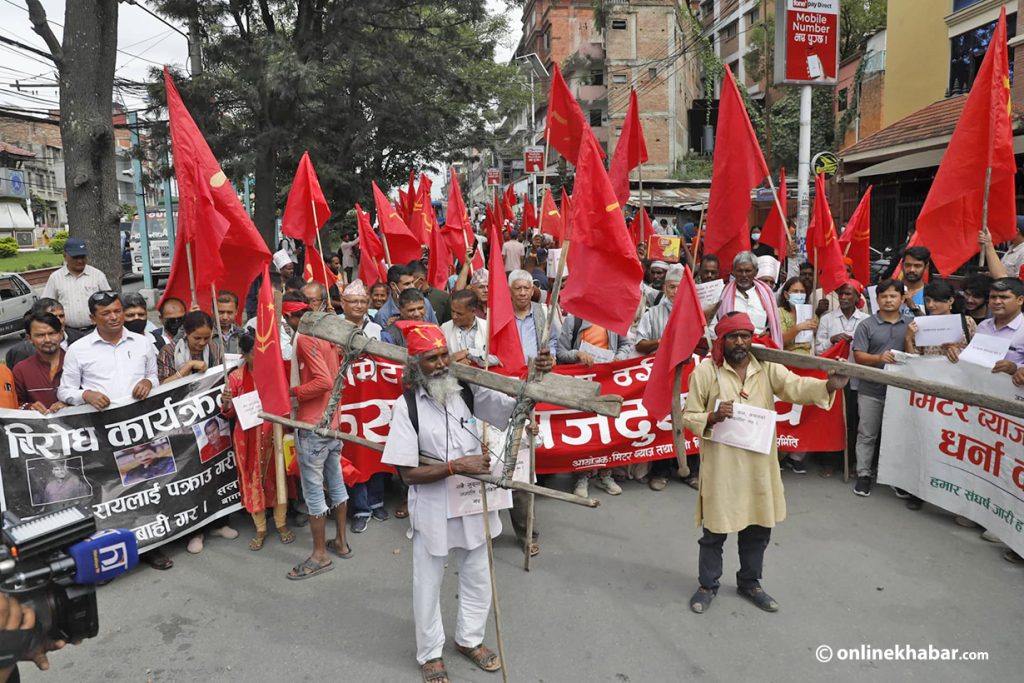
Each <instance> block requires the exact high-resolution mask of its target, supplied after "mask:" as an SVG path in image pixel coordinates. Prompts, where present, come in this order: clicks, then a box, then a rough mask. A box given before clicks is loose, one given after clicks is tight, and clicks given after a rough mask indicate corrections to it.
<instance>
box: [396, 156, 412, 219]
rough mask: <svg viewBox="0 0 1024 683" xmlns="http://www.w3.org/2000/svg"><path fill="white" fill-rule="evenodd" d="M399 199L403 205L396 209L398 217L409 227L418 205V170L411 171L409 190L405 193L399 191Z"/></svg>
mask: <svg viewBox="0 0 1024 683" xmlns="http://www.w3.org/2000/svg"><path fill="white" fill-rule="evenodd" d="M398 198H399V200H400V202H401V203H400V204H399V205H398V206H397V207H395V208H396V210H397V211H398V215H399V216H401V217H402V220H403V221H405V224H406V225H408V224H409V223H411V222H412V212H413V209H414V208H415V207H414V205H415V203H416V169H412V170H410V171H409V189H408V190H406V191H405V192H402V190H401V189H399V190H398Z"/></svg>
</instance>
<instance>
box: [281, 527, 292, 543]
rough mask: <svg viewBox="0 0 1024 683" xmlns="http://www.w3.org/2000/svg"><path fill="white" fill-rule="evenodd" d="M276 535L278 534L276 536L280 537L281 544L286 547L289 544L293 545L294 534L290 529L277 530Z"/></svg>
mask: <svg viewBox="0 0 1024 683" xmlns="http://www.w3.org/2000/svg"><path fill="white" fill-rule="evenodd" d="M277 534H278V536H280V537H281V543H283V544H285V545H288V544H289V543H294V542H295V532H294V531H292V530H291V529H289V528H288V527H284V528H283V529H278V530H277Z"/></svg>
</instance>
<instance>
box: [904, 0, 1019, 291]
mask: <svg viewBox="0 0 1024 683" xmlns="http://www.w3.org/2000/svg"><path fill="white" fill-rule="evenodd" d="M1008 64H1009V62H1008V57H1007V47H1006V9H1005V8H1003V9H1001V10H1000V12H999V21H998V22H997V23H996V28H995V31H994V32H993V33H992V40H991V41H990V42H989V44H988V50H987V51H986V52H985V58H984V60H982V62H981V67H980V68H979V69H978V75H977V77H976V78H975V79H974V85H972V86H971V92H970V94H969V95H968V96H967V103H966V104H964V108H963V111H962V112H961V113H960V120H959V121H958V122H957V124H956V130H954V131H953V138H952V139H951V140H950V141H949V146H948V147H947V148H946V153H945V155H944V156H943V157H942V163H941V164H939V170H938V172H937V173H936V174H935V180H934V181H933V182H932V186H931V189H930V190H928V197H927V198H926V199H925V200H924V206H923V207H922V208H921V214H920V215H919V216H918V218H917V232H916V236H920V238H921V242H922V243H923V244H924V245H925V246H927V247H928V248H929V249H931V252H932V261H933V262H934V263H935V266H936V268H938V270H939V272H940V273H942V274H943V275H950V274H951V273H952V272H953V271H955V270H956V269H957V268H959V267H960V266H961V265H962V264H963V263H964V262H965V261H967V260H968V259H969V258H971V257H972V256H973V255H974V254H977V253H978V249H979V247H978V231H979V230H980V229H981V226H982V202H983V200H984V195H985V175H986V171H987V169H991V171H992V178H991V186H990V189H989V195H988V228H989V231H990V232H991V233H992V242H993V243H994V244H998V243H999V242H1005V241H1007V240H1009V239H1011V238H1012V237H1013V236H1014V235H1015V234H1016V230H1017V222H1016V213H1017V211H1016V206H1015V202H1014V197H1015V187H1014V174H1015V173H1016V171H1017V166H1016V162H1015V161H1014V156H1013V130H1012V125H1011V120H1010V75H1009V67H1008Z"/></svg>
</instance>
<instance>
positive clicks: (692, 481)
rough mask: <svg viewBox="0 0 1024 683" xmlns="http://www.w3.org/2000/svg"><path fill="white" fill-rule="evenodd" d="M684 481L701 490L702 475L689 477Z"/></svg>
mask: <svg viewBox="0 0 1024 683" xmlns="http://www.w3.org/2000/svg"><path fill="white" fill-rule="evenodd" d="M683 483H684V484H686V485H687V486H689V487H690V488H691V489H693V490H694V491H699V490H700V477H697V476H693V477H687V478H686V479H683Z"/></svg>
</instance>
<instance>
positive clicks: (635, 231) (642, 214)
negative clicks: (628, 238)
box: [629, 209, 654, 245]
mask: <svg viewBox="0 0 1024 683" xmlns="http://www.w3.org/2000/svg"><path fill="white" fill-rule="evenodd" d="M629 234H631V235H632V236H633V239H634V241H635V242H636V244H638V245H639V244H646V243H647V239H648V238H649V237H651V236H652V235H653V234H654V225H653V224H652V223H651V217H650V216H648V215H647V210H646V209H642V210H640V211H637V212H636V215H635V216H633V220H632V221H631V222H630V224H629Z"/></svg>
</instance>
